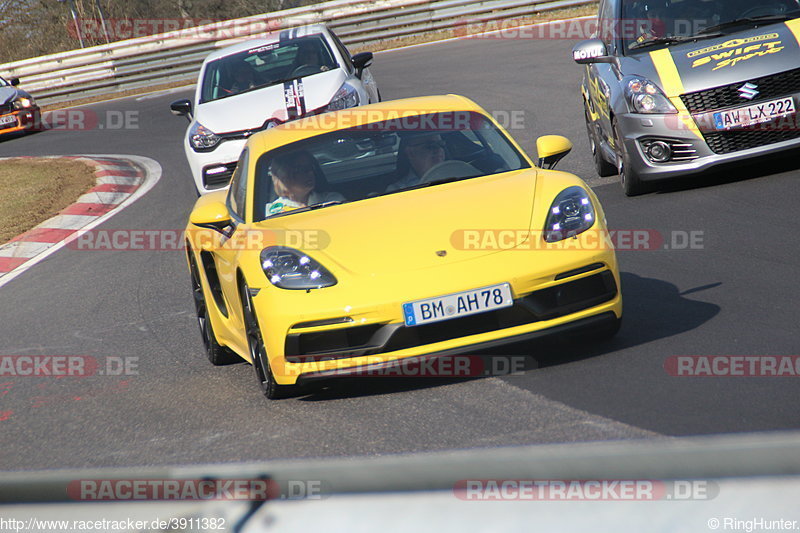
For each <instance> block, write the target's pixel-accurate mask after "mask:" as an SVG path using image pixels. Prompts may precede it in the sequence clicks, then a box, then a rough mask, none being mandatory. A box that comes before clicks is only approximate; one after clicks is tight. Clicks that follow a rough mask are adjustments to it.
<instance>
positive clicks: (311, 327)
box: [253, 250, 622, 385]
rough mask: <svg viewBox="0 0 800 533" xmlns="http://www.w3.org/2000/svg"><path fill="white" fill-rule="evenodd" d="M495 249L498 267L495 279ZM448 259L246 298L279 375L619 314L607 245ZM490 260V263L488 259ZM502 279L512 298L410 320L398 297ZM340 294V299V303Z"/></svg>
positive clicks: (318, 373)
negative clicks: (421, 269)
mask: <svg viewBox="0 0 800 533" xmlns="http://www.w3.org/2000/svg"><path fill="white" fill-rule="evenodd" d="M499 256H505V257H506V260H504V261H502V264H503V271H504V272H506V273H507V274H508V275H507V276H506V277H505V278H503V279H499V278H498V276H497V267H498V266H499V264H501V263H498V259H499ZM499 256H498V255H489V256H486V257H483V258H481V259H479V260H475V261H465V262H464V263H462V264H460V265H458V266H456V265H449V266H448V267H447V273H448V275H447V276H443V277H439V278H437V277H436V276H435V275H432V276H431V278H430V279H431V282H430V283H427V284H421V285H424V286H420V287H403V290H398V284H399V283H401V281H400V279H396V280H393V281H388V280H386V279H380V280H376V282H375V284H374V285H372V286H371V287H366V288H364V289H363V290H360V291H358V292H359V294H358V295H355V294H353V291H350V290H347V287H345V286H342V287H339V286H335V287H330V288H327V289H323V290H318V291H311V292H309V293H305V292H302V294H298V292H297V291H283V290H281V289H276V288H273V287H270V286H268V287H264V288H263V289H262V290H261V291H259V294H258V295H257V296H255V297H254V299H253V303H254V306H255V308H256V313H257V315H258V317H259V322H260V326H261V329H262V335H263V338H264V339H265V343H266V348H267V354H268V357H269V360H270V364H271V367H272V372H273V375H274V377H275V380H276V382H278V383H279V384H282V385H288V384H294V383H297V382H304V381H308V380H311V379H316V378H325V377H332V376H342V375H348V374H358V373H362V372H365V371H369V370H371V369H373V368H385V367H386V366H387V365H388V366H391V364H392V363H393V362H396V361H400V360H405V359H409V358H416V357H421V356H425V357H428V356H440V355H450V354H459V353H460V354H466V353H469V351H470V350H485V349H487V348H491V347H493V346H498V345H501V344H505V343H511V342H518V341H522V340H526V339H530V338H534V337H538V336H542V335H546V334H550V333H556V332H563V331H566V330H570V329H572V328H584V327H586V328H596V327H600V326H601V325H603V324H607V323H609V322H611V321H613V320H617V319H619V318H621V316H622V298H621V293H620V284H619V275H618V272H617V264H616V258H615V256H614V252H613V250H600V251H598V250H583V251H569V252H567V251H564V250H559V251H552V252H549V253H548V252H535V253H533V255H532V254H531V253H527V254H526V252H524V251H506V252H502V253H500V254H499ZM489 267H494V269H490V268H489ZM503 282H508V283H509V284H510V285H511V290H512V295H513V298H514V306H513V307H512V308H507V309H501V310H497V311H489V312H485V313H481V314H477V315H470V316H466V317H461V318H454V319H450V320H445V321H441V322H435V323H432V324H430V325H427V324H425V325H420V326H411V327H407V326H405V324H404V316H403V311H402V304H403V303H405V302H409V301H416V300H419V299H422V298H427V297H434V296H440V295H446V294H452V293H456V292H460V291H464V290H469V289H474V288H477V287H483V286H489V285H492V284H496V283H503ZM345 284H346V282H345V283H340V285H345ZM343 304H344V305H343Z"/></svg>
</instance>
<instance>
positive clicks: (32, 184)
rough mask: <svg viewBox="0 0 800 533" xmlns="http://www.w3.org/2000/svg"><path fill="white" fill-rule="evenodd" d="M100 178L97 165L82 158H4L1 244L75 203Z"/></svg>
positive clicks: (0, 169) (0, 187)
mask: <svg viewBox="0 0 800 533" xmlns="http://www.w3.org/2000/svg"><path fill="white" fill-rule="evenodd" d="M96 179H97V178H96V177H95V175H94V167H92V166H90V165H88V164H86V163H83V162H80V161H70V160H65V159H4V160H2V161H0V244H5V243H6V242H8V241H9V240H11V239H13V238H14V237H16V236H17V235H19V234H20V233H24V232H25V231H28V230H29V229H31V228H33V227H35V226H36V225H37V224H40V223H42V222H44V221H45V220H47V219H48V218H50V217H52V216H54V215H56V214H57V213H58V212H59V211H61V210H62V209H64V208H66V207H68V206H69V205H71V204H72V203H74V202H75V200H77V199H78V197H79V196H80V195H82V194H83V193H85V192H86V191H88V190H89V189H91V188H92V187H93V186H94V184H95V181H96Z"/></svg>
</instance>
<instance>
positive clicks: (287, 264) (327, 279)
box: [261, 246, 336, 290]
mask: <svg viewBox="0 0 800 533" xmlns="http://www.w3.org/2000/svg"><path fill="white" fill-rule="evenodd" d="M261 268H263V269H264V273H265V274H266V275H267V279H269V281H270V283H272V284H273V285H275V286H276V287H280V288H281V289H294V290H307V289H322V288H323V287H331V286H333V285H336V278H335V277H334V276H333V274H331V273H330V272H329V271H328V269H327V268H325V267H324V266H322V265H321V264H319V263H318V262H317V261H315V260H314V259H311V258H310V257H309V256H307V255H306V254H304V253H303V252H301V251H299V250H295V249H294V248H287V247H285V246H270V247H269V248H265V249H264V250H263V251H262V252H261Z"/></svg>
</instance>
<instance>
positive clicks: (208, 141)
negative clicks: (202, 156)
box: [189, 122, 219, 151]
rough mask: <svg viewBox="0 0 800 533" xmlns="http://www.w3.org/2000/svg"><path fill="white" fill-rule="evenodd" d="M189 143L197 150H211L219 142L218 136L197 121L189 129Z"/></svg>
mask: <svg viewBox="0 0 800 533" xmlns="http://www.w3.org/2000/svg"><path fill="white" fill-rule="evenodd" d="M189 144H190V145H192V148H194V149H195V150H198V151H205V150H211V149H212V148H214V147H215V146H216V145H217V144H219V137H218V136H217V134H216V133H214V132H213V131H211V130H210V129H208V128H206V127H205V126H203V125H202V124H200V123H199V122H195V123H194V124H193V125H192V127H191V128H190V129H189Z"/></svg>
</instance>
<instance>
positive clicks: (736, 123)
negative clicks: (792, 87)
mask: <svg viewBox="0 0 800 533" xmlns="http://www.w3.org/2000/svg"><path fill="white" fill-rule="evenodd" d="M795 111H796V108H795V105H794V98H792V97H791V96H788V97H786V98H778V99H777V100H770V101H768V102H762V103H759V104H753V105H749V106H746V107H740V108H738V109H731V110H730V111H720V112H719V113H714V127H715V128H716V129H718V130H728V129H731V128H742V127H746V126H752V125H753V124H761V123H764V122H769V121H770V120H772V119H775V118H780V117H786V116H789V115H792V114H794V112H795Z"/></svg>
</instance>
